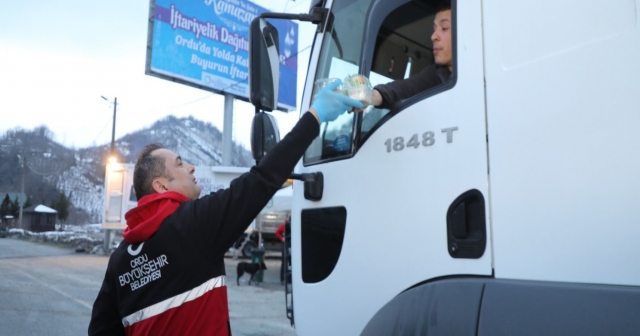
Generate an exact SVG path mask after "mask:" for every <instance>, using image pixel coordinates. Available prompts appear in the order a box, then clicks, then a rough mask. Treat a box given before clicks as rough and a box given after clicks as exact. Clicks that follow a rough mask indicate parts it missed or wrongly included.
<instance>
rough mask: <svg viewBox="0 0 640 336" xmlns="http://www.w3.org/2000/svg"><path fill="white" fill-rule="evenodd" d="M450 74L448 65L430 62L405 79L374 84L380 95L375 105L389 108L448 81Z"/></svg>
mask: <svg viewBox="0 0 640 336" xmlns="http://www.w3.org/2000/svg"><path fill="white" fill-rule="evenodd" d="M450 76H451V71H449V67H447V66H441V65H437V64H432V65H430V66H428V67H426V68H424V69H423V70H422V71H420V72H419V73H417V74H415V75H413V76H411V77H409V78H407V79H400V80H396V81H393V82H389V83H386V84H380V85H376V86H375V87H374V89H375V90H378V92H380V95H381V96H382V104H380V105H379V106H376V107H379V108H391V107H392V106H393V105H394V104H395V103H397V102H399V101H401V100H403V99H407V98H410V97H413V96H414V95H416V94H418V93H420V92H422V91H426V90H428V89H431V88H432V87H435V86H438V85H440V84H442V83H444V82H446V81H448V80H449V77H450Z"/></svg>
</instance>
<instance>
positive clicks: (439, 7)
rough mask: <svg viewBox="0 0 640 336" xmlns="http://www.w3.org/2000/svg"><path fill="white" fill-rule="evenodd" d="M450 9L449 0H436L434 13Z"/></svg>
mask: <svg viewBox="0 0 640 336" xmlns="http://www.w3.org/2000/svg"><path fill="white" fill-rule="evenodd" d="M446 10H451V0H439V1H437V2H436V13H439V12H442V11H446Z"/></svg>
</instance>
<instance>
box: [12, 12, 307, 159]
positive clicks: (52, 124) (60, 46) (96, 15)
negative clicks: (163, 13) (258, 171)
mask: <svg viewBox="0 0 640 336" xmlns="http://www.w3.org/2000/svg"><path fill="white" fill-rule="evenodd" d="M192 1H198V0H192ZM200 1H202V0H200ZM251 2H253V3H255V4H257V5H259V6H262V7H264V8H266V9H267V10H270V11H274V12H285V11H286V12H289V13H306V12H307V11H308V9H309V3H310V0H295V1H293V0H253V1H251ZM0 3H1V4H2V5H3V6H2V8H3V10H2V11H0V60H1V61H0V80H1V81H2V82H3V83H2V85H1V86H0V97H1V99H0V102H1V105H0V134H3V133H4V132H5V131H7V130H9V129H14V128H22V129H33V128H35V127H38V126H41V125H45V126H47V127H48V128H49V129H50V130H51V131H52V132H53V133H54V134H55V140H56V141H57V142H59V143H61V144H63V145H65V146H68V147H73V148H84V147H88V146H92V145H102V144H108V143H110V142H111V130H112V120H113V105H112V104H111V103H110V102H109V101H106V100H103V99H102V98H101V96H104V97H106V98H108V99H109V100H110V101H113V99H114V98H116V97H117V101H118V108H117V113H116V123H115V125H116V126H115V137H116V139H118V138H120V137H122V136H124V135H126V134H128V133H131V132H134V131H137V130H140V129H143V128H146V127H149V126H151V125H152V124H153V123H154V122H155V121H157V120H160V119H162V118H164V117H166V116H168V115H174V116H176V117H187V116H190V115H191V116H193V117H195V118H196V119H199V120H202V121H205V122H211V123H212V124H213V125H215V126H217V127H218V128H219V129H221V130H222V129H223V119H224V118H223V117H224V116H223V114H224V97H223V96H222V95H218V94H213V93H211V92H208V91H204V90H201V89H197V88H193V87H190V86H187V85H183V84H177V83H173V82H171V81H168V80H165V79H160V78H157V77H153V76H149V75H145V73H144V72H145V62H146V44H147V30H148V16H149V1H148V0H134V1H131V0H111V1H86V0H27V1H13V0H0ZM313 32H314V26H313V25H312V24H310V23H299V33H298V36H299V37H300V40H299V41H300V42H299V50H303V49H305V48H306V47H307V46H308V45H309V44H310V43H311V41H312V40H313ZM309 51H310V49H306V50H304V51H302V52H301V53H300V54H299V55H298V56H299V58H298V99H297V106H298V109H299V107H300V101H301V96H302V88H303V85H304V75H305V72H306V66H307V63H308V59H309ZM273 113H274V116H275V117H276V119H277V120H278V123H279V126H280V134H281V137H283V136H284V134H286V133H287V132H288V131H289V130H290V129H291V128H292V127H293V126H294V125H295V122H296V121H297V120H298V118H299V111H298V110H296V111H292V112H289V113H283V112H273ZM253 114H254V108H253V105H251V104H250V103H247V102H243V101H240V100H235V102H234V117H233V138H234V140H235V141H237V142H239V143H240V144H242V145H244V146H245V147H246V148H247V149H249V148H250V145H249V141H250V134H249V133H250V127H251V118H252V117H253Z"/></svg>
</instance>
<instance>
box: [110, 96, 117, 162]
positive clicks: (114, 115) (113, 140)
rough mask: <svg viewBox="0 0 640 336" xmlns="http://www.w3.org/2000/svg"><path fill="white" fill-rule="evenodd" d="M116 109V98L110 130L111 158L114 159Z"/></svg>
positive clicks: (115, 99)
mask: <svg viewBox="0 0 640 336" xmlns="http://www.w3.org/2000/svg"><path fill="white" fill-rule="evenodd" d="M117 107H118V97H115V98H114V99H113V127H112V128H111V157H112V158H115V157H116V152H115V143H116V108H117Z"/></svg>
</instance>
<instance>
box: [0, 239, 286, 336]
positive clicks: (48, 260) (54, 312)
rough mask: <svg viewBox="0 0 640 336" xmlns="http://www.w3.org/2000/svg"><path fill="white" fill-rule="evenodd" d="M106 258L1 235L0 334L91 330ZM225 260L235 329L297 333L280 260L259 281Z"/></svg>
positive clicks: (238, 332) (239, 332)
mask: <svg viewBox="0 0 640 336" xmlns="http://www.w3.org/2000/svg"><path fill="white" fill-rule="evenodd" d="M107 261H108V258H107V257H106V256H98V255H88V254H84V253H75V252H74V250H73V249H70V248H63V247H56V246H51V245H44V244H38V243H33V242H27V241H22V240H18V239H8V238H3V239H0V336H2V335H86V334H87V326H88V325H89V319H90V317H91V307H92V305H93V301H94V300H95V297H96V295H97V293H98V290H99V289H100V285H101V283H102V279H103V277H104V272H105V270H106V267H107ZM225 261H226V264H227V274H228V281H227V282H228V284H229V285H228V286H229V287H228V293H229V314H230V318H231V329H232V332H233V334H234V335H235V336H243V335H245V336H249V335H251V336H260V335H282V336H288V335H295V332H294V329H293V328H291V326H290V324H289V320H287V318H286V316H285V308H284V291H283V288H282V286H280V284H279V278H278V272H279V267H280V261H279V260H278V259H267V260H266V264H267V268H268V271H267V273H266V274H265V278H264V281H265V282H264V283H263V284H262V285H261V286H259V287H258V286H248V285H247V284H246V280H247V279H248V278H247V279H244V280H245V282H243V281H242V280H243V279H241V282H240V286H237V285H236V284H235V264H236V263H237V261H234V260H232V259H231V258H228V259H226V260H225ZM245 261H246V260H245ZM245 277H246V275H245Z"/></svg>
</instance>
